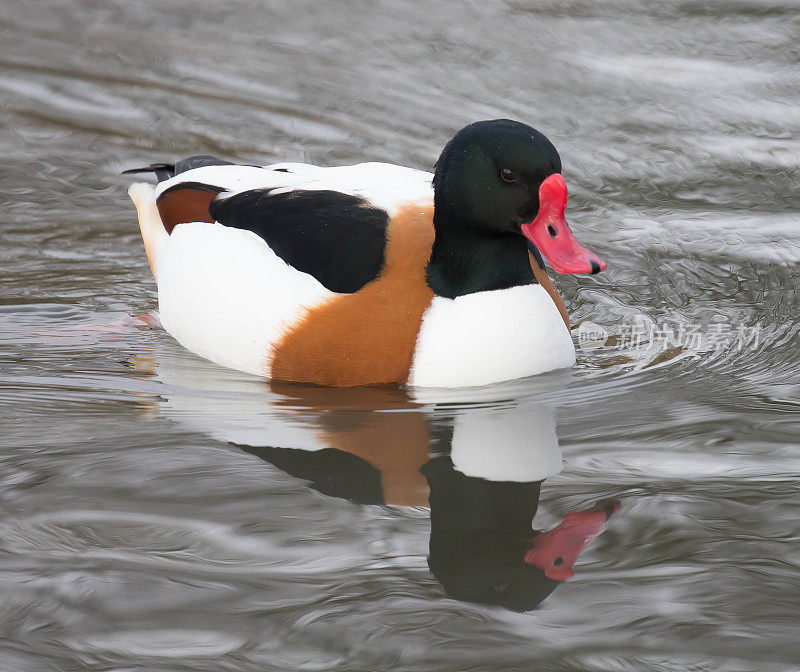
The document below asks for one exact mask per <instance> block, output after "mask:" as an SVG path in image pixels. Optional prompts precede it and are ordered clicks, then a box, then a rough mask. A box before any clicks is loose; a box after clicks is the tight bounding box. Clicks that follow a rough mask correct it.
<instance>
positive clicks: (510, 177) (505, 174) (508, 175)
mask: <svg viewBox="0 0 800 672" xmlns="http://www.w3.org/2000/svg"><path fill="white" fill-rule="evenodd" d="M500 179H501V180H503V182H516V181H517V176H516V175H514V173H513V172H512V171H510V170H509V169H508V168H501V169H500Z"/></svg>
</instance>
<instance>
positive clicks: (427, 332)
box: [408, 285, 575, 387]
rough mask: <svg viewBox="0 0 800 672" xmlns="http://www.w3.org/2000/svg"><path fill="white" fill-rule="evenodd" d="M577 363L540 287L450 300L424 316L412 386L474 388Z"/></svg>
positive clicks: (558, 317) (432, 307) (567, 336)
mask: <svg viewBox="0 0 800 672" xmlns="http://www.w3.org/2000/svg"><path fill="white" fill-rule="evenodd" d="M573 364H575V347H574V346H573V344H572V337H571V336H570V334H569V332H568V331H567V328H566V326H565V325H564V320H563V319H562V318H561V315H560V313H559V312H558V309H557V308H556V306H555V304H554V303H553V300H552V299H551V298H550V295H549V294H548V293H547V292H546V291H545V289H544V288H543V287H542V286H541V285H522V286H519V287H511V288H509V289H500V290H495V291H491V292H477V293H475V294H467V295H465V296H459V297H458V298H455V299H446V298H443V297H441V296H437V297H435V298H434V299H433V301H432V302H431V305H430V307H429V308H428V310H427V311H425V314H424V315H423V318H422V327H421V328H420V332H419V336H418V337H417V346H416V352H415V354H414V361H413V363H412V367H411V374H410V376H409V380H408V384H409V385H411V386H417V387H473V386H476V385H489V384H491V383H497V382H501V381H504V380H512V379H514V378H524V377H526V376H533V375H535V374H538V373H543V372H544V371H550V370H552V369H561V368H565V367H568V366H572V365H573Z"/></svg>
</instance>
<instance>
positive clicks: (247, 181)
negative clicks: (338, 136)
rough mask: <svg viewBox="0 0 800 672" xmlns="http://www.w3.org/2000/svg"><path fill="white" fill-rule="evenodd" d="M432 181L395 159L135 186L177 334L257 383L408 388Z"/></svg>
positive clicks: (181, 176) (162, 301)
mask: <svg viewBox="0 0 800 672" xmlns="http://www.w3.org/2000/svg"><path fill="white" fill-rule="evenodd" d="M430 179H431V175H430V174H429V173H423V172H421V171H416V170H412V169H407V168H402V167H400V166H392V165H389V164H359V165H356V166H346V167H341V168H318V167H316V166H309V165H306V164H276V165H274V166H268V167H265V168H259V167H255V166H236V165H229V164H225V165H205V166H200V167H189V169H188V170H185V171H183V172H179V173H178V174H176V175H175V176H174V177H171V178H170V179H167V180H164V181H162V182H161V183H160V184H159V185H158V187H157V188H156V190H155V191H154V192H153V191H150V192H148V191H147V190H146V188H145V186H144V185H136V186H135V188H134V189H133V190H132V196H133V197H134V200H135V201H136V203H137V207H138V208H139V212H140V224H141V226H142V233H143V237H144V238H145V244H146V247H147V249H148V256H149V258H150V262H151V266H152V268H153V274H154V276H155V278H156V281H157V284H158V293H159V308H160V313H161V320H162V323H163V325H164V327H165V329H166V330H167V331H168V332H169V333H170V334H172V336H174V337H175V338H176V340H178V341H179V342H180V343H181V344H182V345H184V346H185V347H186V348H188V349H189V350H191V351H193V352H195V353H197V354H199V355H201V356H203V357H206V358H208V359H211V360H212V361H215V362H217V363H219V364H222V365H225V366H229V367H232V368H236V369H240V370H243V371H247V372H249V373H253V374H256V375H261V376H267V377H272V378H279V379H283V380H294V381H302V382H313V383H317V384H326V385H360V384H373V383H384V382H385V383H390V382H396V383H403V382H406V380H407V378H408V372H409V370H410V367H411V359H412V357H413V353H414V345H415V342H416V338H417V333H418V331H419V326H420V323H421V320H422V314H423V313H424V312H425V310H426V308H427V307H428V305H429V304H430V301H431V298H432V293H431V292H430V290H429V289H428V287H427V284H426V283H425V265H426V262H427V259H428V256H429V255H430V246H431V243H432V240H433V226H432V200H431V199H432V192H431V186H430ZM148 239H150V240H148Z"/></svg>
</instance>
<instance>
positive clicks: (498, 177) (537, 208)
mask: <svg viewBox="0 0 800 672" xmlns="http://www.w3.org/2000/svg"><path fill="white" fill-rule="evenodd" d="M433 185H434V192H435V208H436V225H437V236H438V235H439V231H440V230H441V229H449V231H451V232H452V231H453V230H454V228H455V229H458V228H459V227H460V228H461V229H463V232H464V233H465V234H474V235H476V236H482V237H492V236H496V237H502V238H506V239H510V238H511V237H518V238H519V245H524V240H523V238H526V239H527V240H528V241H530V243H532V244H533V245H534V246H535V247H536V248H537V249H538V250H539V251H540V252H541V253H542V254H543V255H544V257H545V258H546V259H547V260H548V261H549V262H550V265H551V266H552V267H553V269H554V270H556V271H558V272H559V273H598V272H600V271H602V270H603V269H604V268H605V267H606V263H605V262H604V261H603V260H602V259H600V257H598V256H597V255H596V254H594V253H592V252H590V251H589V250H587V249H586V248H584V247H583V246H582V245H581V244H580V243H578V241H577V240H576V239H575V237H574V236H573V235H572V232H571V231H570V229H569V226H567V222H566V220H565V219H564V208H565V207H566V203H567V185H566V182H565V181H564V178H563V177H562V176H561V158H560V157H559V155H558V152H557V151H556V148H555V147H553V144H552V143H551V142H550V141H549V140H548V139H547V138H546V137H545V136H544V135H543V134H542V133H540V132H539V131H537V130H536V129H534V128H531V127H530V126H527V125H526V124H522V123H519V122H517V121H511V120H509V119H496V120H493V121H479V122H476V123H474V124H470V125H469V126H467V127H465V128H463V129H462V130H460V131H459V132H458V133H457V134H456V135H455V137H453V139H452V140H451V141H450V142H449V143H448V144H447V146H446V147H445V148H444V150H443V151H442V154H441V156H440V157H439V160H438V162H437V164H436V174H435V176H434V180H433ZM509 242H511V241H510V240H509Z"/></svg>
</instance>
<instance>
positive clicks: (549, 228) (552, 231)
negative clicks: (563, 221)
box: [547, 224, 558, 238]
mask: <svg viewBox="0 0 800 672" xmlns="http://www.w3.org/2000/svg"><path fill="white" fill-rule="evenodd" d="M547 233H549V234H550V237H551V238H555V237H556V235H557V234H558V231H556V227H555V226H553V225H552V224H548V225H547Z"/></svg>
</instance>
